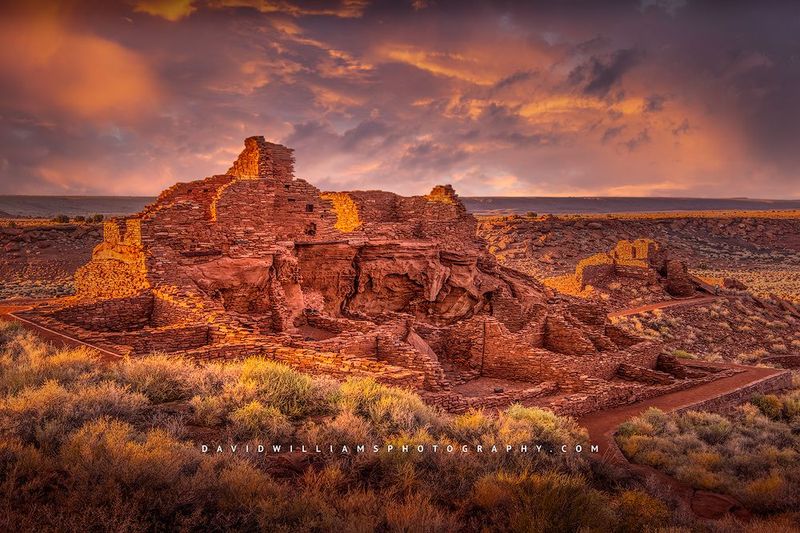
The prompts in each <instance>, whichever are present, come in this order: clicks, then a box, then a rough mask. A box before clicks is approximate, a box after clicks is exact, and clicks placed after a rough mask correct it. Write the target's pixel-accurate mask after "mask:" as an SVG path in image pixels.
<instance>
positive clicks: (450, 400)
mask: <svg viewBox="0 0 800 533" xmlns="http://www.w3.org/2000/svg"><path fill="white" fill-rule="evenodd" d="M558 388H559V387H558V384H557V383H555V382H553V381H546V382H544V383H539V384H538V385H535V386H533V387H530V388H528V389H523V390H514V391H506V392H500V393H496V394H488V395H485V396H476V397H470V396H463V395H461V394H458V393H457V392H453V391H447V392H440V393H430V392H427V393H425V392H424V393H422V394H420V396H421V397H422V399H423V400H424V401H425V403H427V404H428V405H433V406H436V407H439V408H441V409H444V410H445V411H447V412H450V413H464V412H466V411H469V410H470V409H502V408H505V407H508V406H509V405H511V404H513V403H523V402H527V401H531V400H534V399H536V398H542V397H545V396H551V395H553V394H554V393H556V392H557V391H558Z"/></svg>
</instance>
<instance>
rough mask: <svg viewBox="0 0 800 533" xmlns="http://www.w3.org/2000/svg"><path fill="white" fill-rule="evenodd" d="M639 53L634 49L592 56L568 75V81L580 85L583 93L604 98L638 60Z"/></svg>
mask: <svg viewBox="0 0 800 533" xmlns="http://www.w3.org/2000/svg"><path fill="white" fill-rule="evenodd" d="M640 57H641V52H639V51H637V50H634V49H623V50H617V51H616V52H614V53H612V54H609V55H607V56H605V57H597V56H592V57H591V58H589V60H588V61H586V62H585V63H583V64H581V65H579V66H578V67H576V68H575V69H574V70H573V71H572V72H570V74H569V81H570V83H572V84H574V85H580V86H581V87H582V89H583V92H584V93H586V94H591V95H596V96H606V95H607V94H608V93H609V91H610V90H611V89H612V88H613V87H614V86H616V85H618V84H619V82H620V81H621V80H622V76H623V74H625V73H626V72H628V71H629V70H630V69H631V68H633V66H634V65H636V63H637V62H638V61H639V60H640Z"/></svg>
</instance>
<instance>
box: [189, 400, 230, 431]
mask: <svg viewBox="0 0 800 533" xmlns="http://www.w3.org/2000/svg"><path fill="white" fill-rule="evenodd" d="M189 406H190V407H191V409H192V422H194V423H195V424H197V425H200V426H204V427H215V426H220V425H222V424H224V423H225V422H226V421H227V419H228V413H229V412H230V411H231V410H233V409H235V408H234V407H233V406H232V405H231V404H230V402H229V401H228V400H227V399H226V398H225V397H223V396H214V395H210V396H195V397H194V398H192V399H191V400H190V401H189Z"/></svg>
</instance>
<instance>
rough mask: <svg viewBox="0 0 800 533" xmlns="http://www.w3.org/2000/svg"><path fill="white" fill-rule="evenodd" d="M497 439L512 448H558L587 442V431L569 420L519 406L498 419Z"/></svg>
mask: <svg viewBox="0 0 800 533" xmlns="http://www.w3.org/2000/svg"><path fill="white" fill-rule="evenodd" d="M498 436H499V438H500V440H501V441H502V442H505V443H507V444H511V445H512V446H513V445H518V444H525V443H531V442H535V443H539V444H542V445H543V446H551V447H557V446H561V445H562V444H567V443H577V442H586V441H588V440H589V436H588V434H587V433H586V430H585V429H583V428H582V427H580V426H579V425H578V424H577V423H576V422H575V421H574V420H572V419H571V418H567V417H562V416H556V415H555V414H553V413H552V412H551V411H546V410H544V409H538V408H535V407H523V406H521V405H519V404H514V405H512V406H511V407H509V408H508V409H506V410H505V411H504V412H503V413H501V414H500V416H499V417H498Z"/></svg>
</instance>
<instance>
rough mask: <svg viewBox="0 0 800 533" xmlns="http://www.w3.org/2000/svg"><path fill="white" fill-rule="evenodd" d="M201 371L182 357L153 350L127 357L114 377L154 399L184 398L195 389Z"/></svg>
mask: <svg viewBox="0 0 800 533" xmlns="http://www.w3.org/2000/svg"><path fill="white" fill-rule="evenodd" d="M199 373H202V370H199V369H198V368H197V367H196V366H195V365H194V364H193V363H192V362H190V361H187V360H185V359H183V358H182V357H176V356H170V355H163V354H154V355H149V356H147V357H142V358H137V359H131V358H126V359H124V360H123V361H121V362H120V363H119V364H117V365H115V367H114V379H115V380H116V381H118V382H120V383H124V384H126V385H129V386H130V388H131V390H133V391H136V392H140V393H142V394H144V395H145V396H147V398H148V399H149V400H150V401H151V402H153V403H164V402H171V401H175V400H185V399H188V398H190V397H191V396H192V394H193V391H194V390H196V382H197V381H198V378H197V377H196V375H197V374H199Z"/></svg>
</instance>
